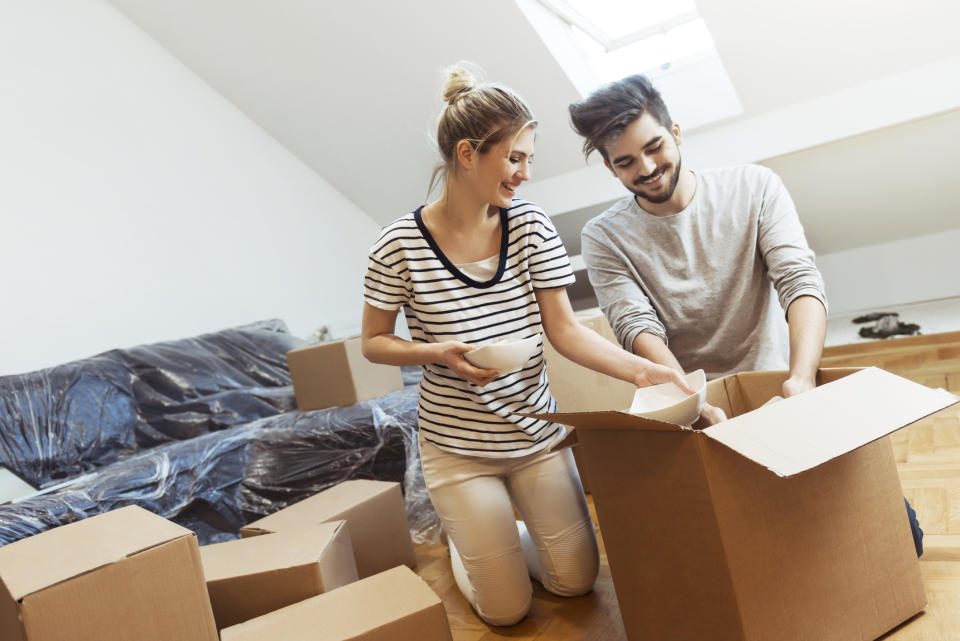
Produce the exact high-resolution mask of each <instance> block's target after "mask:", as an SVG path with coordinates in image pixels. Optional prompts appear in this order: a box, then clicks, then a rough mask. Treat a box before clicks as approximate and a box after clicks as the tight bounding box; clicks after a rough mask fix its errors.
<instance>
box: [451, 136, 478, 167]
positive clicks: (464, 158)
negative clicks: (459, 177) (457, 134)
mask: <svg viewBox="0 0 960 641" xmlns="http://www.w3.org/2000/svg"><path fill="white" fill-rule="evenodd" d="M455 151H456V157H457V164H459V165H460V166H462V167H463V168H464V169H472V168H473V163H474V161H475V160H476V157H477V150H476V149H474V148H473V145H471V144H470V141H469V140H461V141H460V142H458V143H457V148H456V150H455Z"/></svg>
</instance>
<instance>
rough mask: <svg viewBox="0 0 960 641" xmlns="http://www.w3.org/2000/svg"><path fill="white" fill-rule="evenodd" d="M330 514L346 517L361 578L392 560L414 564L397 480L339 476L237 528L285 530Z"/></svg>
mask: <svg viewBox="0 0 960 641" xmlns="http://www.w3.org/2000/svg"><path fill="white" fill-rule="evenodd" d="M334 520H344V521H346V522H347V527H348V529H349V531H350V541H351V543H352V544H353V555H354V558H355V559H356V562H357V572H358V573H359V575H360V578H361V579H362V578H364V577H368V576H371V575H373V574H377V573H378V572H383V571H384V570H388V569H390V568H392V567H395V566H397V565H406V566H407V567H409V568H411V569H415V568H416V567H417V558H416V555H415V554H414V551H413V541H412V540H411V538H410V525H409V524H408V523H407V513H406V510H405V508H404V504H403V495H402V494H401V492H400V484H399V483H395V482H392V481H373V480H368V479H354V480H350V481H343V482H342V483H338V484H337V485H334V486H333V487H330V488H327V489H326V490H324V491H322V492H318V493H317V494H314V495H313V496H311V497H308V498H306V499H304V500H302V501H300V502H299V503H294V504H293V505H290V506H288V507H285V508H284V509H282V510H278V511H277V512H274V513H273V514H270V515H268V516H265V517H263V518H262V519H258V520H256V521H254V522H252V523H249V524H247V525H246V526H244V527H242V528H241V529H240V534H241V535H242V536H244V537H247V536H257V535H260V534H267V533H269V532H286V531H289V530H295V529H298V528H301V527H303V526H305V525H316V524H318V523H326V522H328V521H334Z"/></svg>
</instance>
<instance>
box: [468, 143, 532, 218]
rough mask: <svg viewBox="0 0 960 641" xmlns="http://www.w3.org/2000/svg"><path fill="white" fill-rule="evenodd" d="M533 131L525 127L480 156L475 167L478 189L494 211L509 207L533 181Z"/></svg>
mask: <svg viewBox="0 0 960 641" xmlns="http://www.w3.org/2000/svg"><path fill="white" fill-rule="evenodd" d="M533 146H534V128H533V127H532V126H526V127H524V128H523V129H522V130H521V131H520V133H519V134H510V135H508V136H506V137H504V139H503V140H501V141H500V142H498V143H496V144H494V145H492V146H490V147H489V148H488V149H487V150H486V151H485V152H484V153H482V154H479V156H478V157H477V164H476V181H477V187H478V189H479V190H480V193H481V194H482V195H483V197H484V199H485V200H486V201H487V202H488V203H489V204H491V205H493V206H495V207H505V208H506V207H510V206H511V203H512V201H513V197H514V196H515V195H516V192H517V188H518V187H520V185H521V183H523V182H524V181H526V180H530V164H531V162H532V161H533Z"/></svg>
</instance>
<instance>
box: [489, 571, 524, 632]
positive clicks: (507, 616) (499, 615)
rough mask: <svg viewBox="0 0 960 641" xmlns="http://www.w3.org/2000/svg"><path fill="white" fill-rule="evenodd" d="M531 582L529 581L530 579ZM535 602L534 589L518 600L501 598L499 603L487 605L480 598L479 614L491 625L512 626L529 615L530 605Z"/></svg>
mask: <svg viewBox="0 0 960 641" xmlns="http://www.w3.org/2000/svg"><path fill="white" fill-rule="evenodd" d="M528 584H529V581H528ZM532 604H533V589H532V588H530V590H529V591H528V592H527V595H526V598H524V599H520V600H519V601H518V602H514V603H509V602H506V601H504V600H503V599H499V600H498V602H497V603H494V604H490V605H487V606H486V607H485V606H484V605H483V604H481V603H480V599H478V603H477V614H479V615H480V618H482V619H483V620H484V621H486V622H487V623H489V624H490V625H497V626H510V625H516V624H517V623H519V622H520V621H521V620H523V617H525V616H527V613H528V612H529V611H530V606H531V605H532Z"/></svg>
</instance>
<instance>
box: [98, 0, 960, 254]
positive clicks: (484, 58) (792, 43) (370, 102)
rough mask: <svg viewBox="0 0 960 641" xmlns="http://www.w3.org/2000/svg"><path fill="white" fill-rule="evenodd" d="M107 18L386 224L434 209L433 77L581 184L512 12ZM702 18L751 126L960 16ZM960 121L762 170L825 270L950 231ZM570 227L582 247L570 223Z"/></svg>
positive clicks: (201, 12) (728, 11) (738, 9)
mask: <svg viewBox="0 0 960 641" xmlns="http://www.w3.org/2000/svg"><path fill="white" fill-rule="evenodd" d="M109 2H110V3H111V4H112V5H114V6H115V7H117V8H118V9H119V10H120V11H121V12H122V13H124V14H125V15H127V16H128V17H129V18H130V19H131V20H133V21H134V22H135V23H137V24H138V25H139V26H140V27H141V28H143V29H144V30H145V31H146V32H147V33H148V34H150V35H151V36H152V37H153V38H154V39H155V40H156V41H157V42H158V43H159V44H160V45H161V46H162V47H164V48H166V49H167V50H169V51H170V52H171V53H172V54H173V55H175V56H176V57H178V58H179V59H180V60H181V61H182V62H183V63H184V64H185V65H186V66H187V67H189V68H190V69H192V70H193V71H194V72H196V73H197V74H199V75H200V76H201V77H202V78H203V79H205V80H206V82H208V83H209V84H210V85H211V86H212V87H213V88H214V89H215V90H217V91H218V92H219V93H221V94H222V95H223V96H225V97H226V98H227V99H228V100H230V101H231V102H232V103H233V104H235V105H236V106H237V107H238V108H240V109H241V110H242V111H243V112H245V113H246V114H247V115H248V116H249V117H250V118H251V119H253V120H254V121H256V122H257V123H258V124H259V125H260V126H261V127H263V128H264V129H265V130H266V131H268V132H269V133H270V134H271V135H273V136H274V137H275V138H276V139H277V140H278V141H280V142H281V143H282V144H283V145H285V146H286V147H287V148H288V149H290V150H291V151H292V152H293V153H294V154H296V155H297V156H298V157H299V158H301V159H302V160H303V161H304V162H305V163H306V164H307V165H309V166H310V167H312V168H313V169H314V170H315V171H316V172H317V173H318V174H320V175H321V176H323V177H324V178H325V179H326V180H327V181H329V182H330V183H331V184H332V185H333V186H335V187H336V188H337V189H339V190H340V191H341V192H342V193H343V194H344V195H346V196H347V197H348V198H349V199H350V200H352V201H353V202H355V203H356V204H357V205H358V206H359V207H360V208H362V209H363V210H364V211H366V212H367V213H368V214H369V215H370V216H372V217H373V218H374V219H376V220H378V221H379V222H381V223H386V222H389V221H390V220H392V219H393V218H395V217H397V216H398V215H400V214H402V213H403V212H405V211H408V210H409V209H410V208H412V207H414V206H415V205H417V204H418V203H421V202H423V201H424V198H425V191H426V186H427V180H428V177H429V174H430V171H431V169H432V167H433V165H434V164H435V162H436V161H437V158H436V156H435V155H434V152H433V150H432V149H431V146H430V135H431V133H432V130H433V129H434V119H435V116H436V114H437V113H438V111H439V109H440V106H441V105H440V99H439V88H440V83H441V81H442V74H441V69H442V67H443V66H445V65H448V64H451V63H454V62H456V61H458V60H461V59H467V60H471V61H473V62H476V63H477V64H479V65H481V66H482V67H483V68H484V69H486V71H487V74H488V76H489V77H490V78H491V79H494V80H497V81H500V82H503V83H505V84H507V85H509V86H512V87H514V88H516V89H517V90H518V91H520V93H522V94H523V95H524V96H525V97H526V98H527V99H528V101H529V102H530V103H531V105H532V106H533V108H534V110H535V111H536V112H537V116H538V118H539V119H540V121H541V126H540V128H539V130H538V138H537V153H536V156H537V157H536V164H535V172H534V180H537V179H541V178H550V177H556V176H560V175H563V174H565V173H567V172H571V171H574V170H577V169H581V168H583V167H584V164H585V163H584V159H583V158H582V156H581V155H580V152H579V149H580V141H579V139H578V138H577V137H576V136H575V135H574V134H573V132H572V131H571V130H570V127H569V124H568V121H567V111H566V108H567V105H568V104H569V103H570V102H572V101H574V100H577V99H579V96H578V94H577V93H576V90H575V89H574V87H573V85H572V84H571V83H570V81H569V80H568V79H567V77H566V76H565V75H564V72H563V70H562V69H560V68H559V67H558V65H557V63H556V62H555V61H554V59H553V58H552V56H551V55H550V53H549V52H548V51H547V48H546V47H545V46H544V45H543V43H542V42H541V41H540V39H539V37H538V36H537V34H536V33H535V32H534V31H533V29H532V27H531V26H530V25H529V24H528V22H527V20H526V18H525V17H524V16H523V14H522V13H521V12H520V10H519V9H518V8H517V6H516V4H515V3H514V1H513V0H486V1H485V2H469V1H467V0H417V1H408V2H383V1H382V0H379V1H374V0H354V1H353V2H333V1H332V0H314V1H308V0H285V1H283V2H277V1H276V0H239V1H238V0H164V1H163V2H156V1H155V0H109ZM698 7H699V9H700V11H701V14H702V15H703V16H704V19H705V20H706V22H707V24H708V26H709V27H710V30H711V33H712V34H713V36H714V39H715V41H716V44H717V48H718V51H719V52H720V55H721V58H722V59H723V61H724V64H725V65H726V68H727V71H728V73H729V75H730V77H731V79H732V80H733V82H734V85H735V87H736V89H737V91H738V93H739V94H740V97H741V99H742V101H743V103H744V107H745V114H744V115H743V117H742V118H748V117H750V116H754V115H757V114H762V113H764V112H767V111H769V110H772V109H777V108H780V107H784V106H787V105H791V104H795V103H799V102H802V101H805V100H810V99H812V98H816V97H819V96H823V95H826V94H829V93H831V92H836V91H838V90H842V89H844V88H845V87H850V86H854V85H858V84H861V83H865V82H868V81H871V80H874V79H877V78H882V77H884V76H887V75H889V74H892V73H895V72H897V71H902V70H906V69H911V68H914V67H917V66H918V65H922V64H924V63H927V62H930V61H935V60H939V59H941V58H945V57H950V56H957V55H960V39H958V38H957V37H956V33H955V32H956V29H957V27H958V25H960V3H942V2H935V1H934V0H914V2H912V3H909V4H908V3H902V2H894V1H892V0H875V1H872V2H868V1H866V0H842V1H839V2H838V1H837V0H806V1H805V2H794V1H787V0H700V1H699V2H698ZM943 81H944V82H951V81H952V82H956V80H950V79H947V78H944V80H943ZM958 120H960V116H958V115H957V114H956V113H955V114H952V115H950V114H947V115H945V116H944V117H943V119H942V120H937V121H936V122H932V121H931V122H926V123H925V122H918V123H916V124H915V125H913V124H909V123H906V124H904V125H902V126H901V127H893V128H890V129H889V130H880V131H877V132H875V133H871V134H866V135H863V136H856V137H854V138H851V139H850V140H849V141H844V140H838V141H837V142H836V143H830V144H826V145H824V144H819V145H818V146H816V147H812V148H811V149H809V150H803V151H799V152H797V153H793V154H789V155H788V156H783V157H780V158H773V159H763V161H764V164H767V165H769V166H771V167H772V168H774V169H775V170H776V171H778V172H780V173H781V175H782V176H783V178H784V181H785V183H786V184H787V186H788V188H790V190H791V192H792V194H793V196H794V200H795V201H796V202H797V205H798V208H799V209H800V211H801V215H802V217H803V219H804V223H805V226H806V228H807V233H808V235H809V237H810V240H811V244H812V245H813V246H814V249H816V250H817V251H818V252H820V253H823V252H828V251H836V250H839V249H845V248H849V247H856V246H861V245H863V244H867V243H868V242H884V241H888V240H893V239H895V238H897V237H902V236H904V235H919V233H929V232H930V231H933V230H939V229H941V228H944V227H947V228H950V227H958V226H960V217H957V216H955V215H953V214H952V212H950V211H949V205H951V204H952V203H954V202H956V201H957V191H956V189H957V188H956V186H955V181H950V180H949V176H948V175H947V172H948V171H949V170H950V169H952V167H953V166H956V160H957V153H956V152H955V151H954V149H953V148H952V146H951V145H950V144H948V143H947V142H946V140H947V139H946V138H941V135H945V136H949V140H956V139H957V138H956V135H957V132H958ZM681 124H682V123H681ZM943 132H952V133H949V134H943ZM687 136H688V138H689V137H690V136H696V130H694V131H692V132H691V131H688V132H687ZM597 171H601V170H600V169H599V168H598V169H597ZM911 194H913V195H918V194H919V195H922V199H921V200H919V201H916V200H915V201H910V195H911ZM911 202H912V204H911ZM602 205H603V203H597V204H596V207H597V208H602ZM905 208H906V209H909V210H910V216H911V226H910V227H909V228H906V227H905V226H904V225H903V224H902V220H903V216H904V211H905ZM569 215H571V216H577V215H579V216H580V217H583V216H584V212H583V210H580V211H579V212H570V214H569ZM562 227H563V229H564V233H565V234H566V235H567V236H568V242H572V241H573V238H572V237H573V236H574V235H576V234H577V232H578V229H579V228H578V226H577V224H574V223H571V224H569V225H562ZM568 228H569V229H568ZM924 230H925V231H924Z"/></svg>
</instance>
